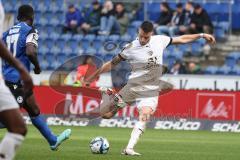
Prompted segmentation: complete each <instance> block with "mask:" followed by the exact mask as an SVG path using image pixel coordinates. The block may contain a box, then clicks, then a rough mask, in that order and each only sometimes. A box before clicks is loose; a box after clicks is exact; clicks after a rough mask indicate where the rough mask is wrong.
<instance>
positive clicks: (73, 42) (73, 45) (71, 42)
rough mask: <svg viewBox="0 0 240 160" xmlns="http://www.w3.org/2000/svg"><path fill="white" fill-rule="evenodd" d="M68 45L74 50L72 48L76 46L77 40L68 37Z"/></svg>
mask: <svg viewBox="0 0 240 160" xmlns="http://www.w3.org/2000/svg"><path fill="white" fill-rule="evenodd" d="M68 45H69V46H70V48H71V49H72V50H74V48H77V47H78V41H75V40H73V39H70V40H69V41H68Z"/></svg>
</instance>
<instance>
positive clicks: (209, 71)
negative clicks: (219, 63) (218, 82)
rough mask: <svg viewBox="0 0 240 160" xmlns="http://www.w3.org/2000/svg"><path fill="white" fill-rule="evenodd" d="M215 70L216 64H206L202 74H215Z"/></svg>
mask: <svg viewBox="0 0 240 160" xmlns="http://www.w3.org/2000/svg"><path fill="white" fill-rule="evenodd" d="M217 70H218V67H216V66H208V67H207V68H206V69H205V70H204V74H212V75H214V74H216V72H217Z"/></svg>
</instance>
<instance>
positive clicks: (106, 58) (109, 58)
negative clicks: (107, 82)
mask: <svg viewBox="0 0 240 160" xmlns="http://www.w3.org/2000/svg"><path fill="white" fill-rule="evenodd" d="M112 58H113V54H111V53H109V54H106V55H104V57H103V60H104V61H105V62H107V61H110V60H111V59H112Z"/></svg>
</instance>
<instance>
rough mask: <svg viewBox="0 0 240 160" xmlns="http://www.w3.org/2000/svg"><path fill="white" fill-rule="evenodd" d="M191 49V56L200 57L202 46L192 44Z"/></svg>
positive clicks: (195, 43) (196, 43)
mask: <svg viewBox="0 0 240 160" xmlns="http://www.w3.org/2000/svg"><path fill="white" fill-rule="evenodd" d="M191 48H192V52H191V54H192V55H193V56H200V55H202V52H203V47H202V45H201V44H200V43H198V42H193V43H192V46H191Z"/></svg>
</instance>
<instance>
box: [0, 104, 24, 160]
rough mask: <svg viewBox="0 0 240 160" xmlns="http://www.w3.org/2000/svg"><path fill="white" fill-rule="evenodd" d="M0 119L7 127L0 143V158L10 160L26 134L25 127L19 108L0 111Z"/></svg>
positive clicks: (0, 159)
mask: <svg viewBox="0 0 240 160" xmlns="http://www.w3.org/2000/svg"><path fill="white" fill-rule="evenodd" d="M0 121H1V122H2V123H3V124H4V126H6V128H7V129H8V132H7V133H6V134H5V136H4V138H3V139H2V141H1V143H0V160H12V159H13V158H14V156H15V154H16V150H17V149H18V148H19V146H20V145H21V144H22V142H23V140H24V137H25V135H26V134H27V128H26V125H25V124H24V120H23V118H22V116H21V114H20V111H19V109H11V110H6V111H2V112H0Z"/></svg>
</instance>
